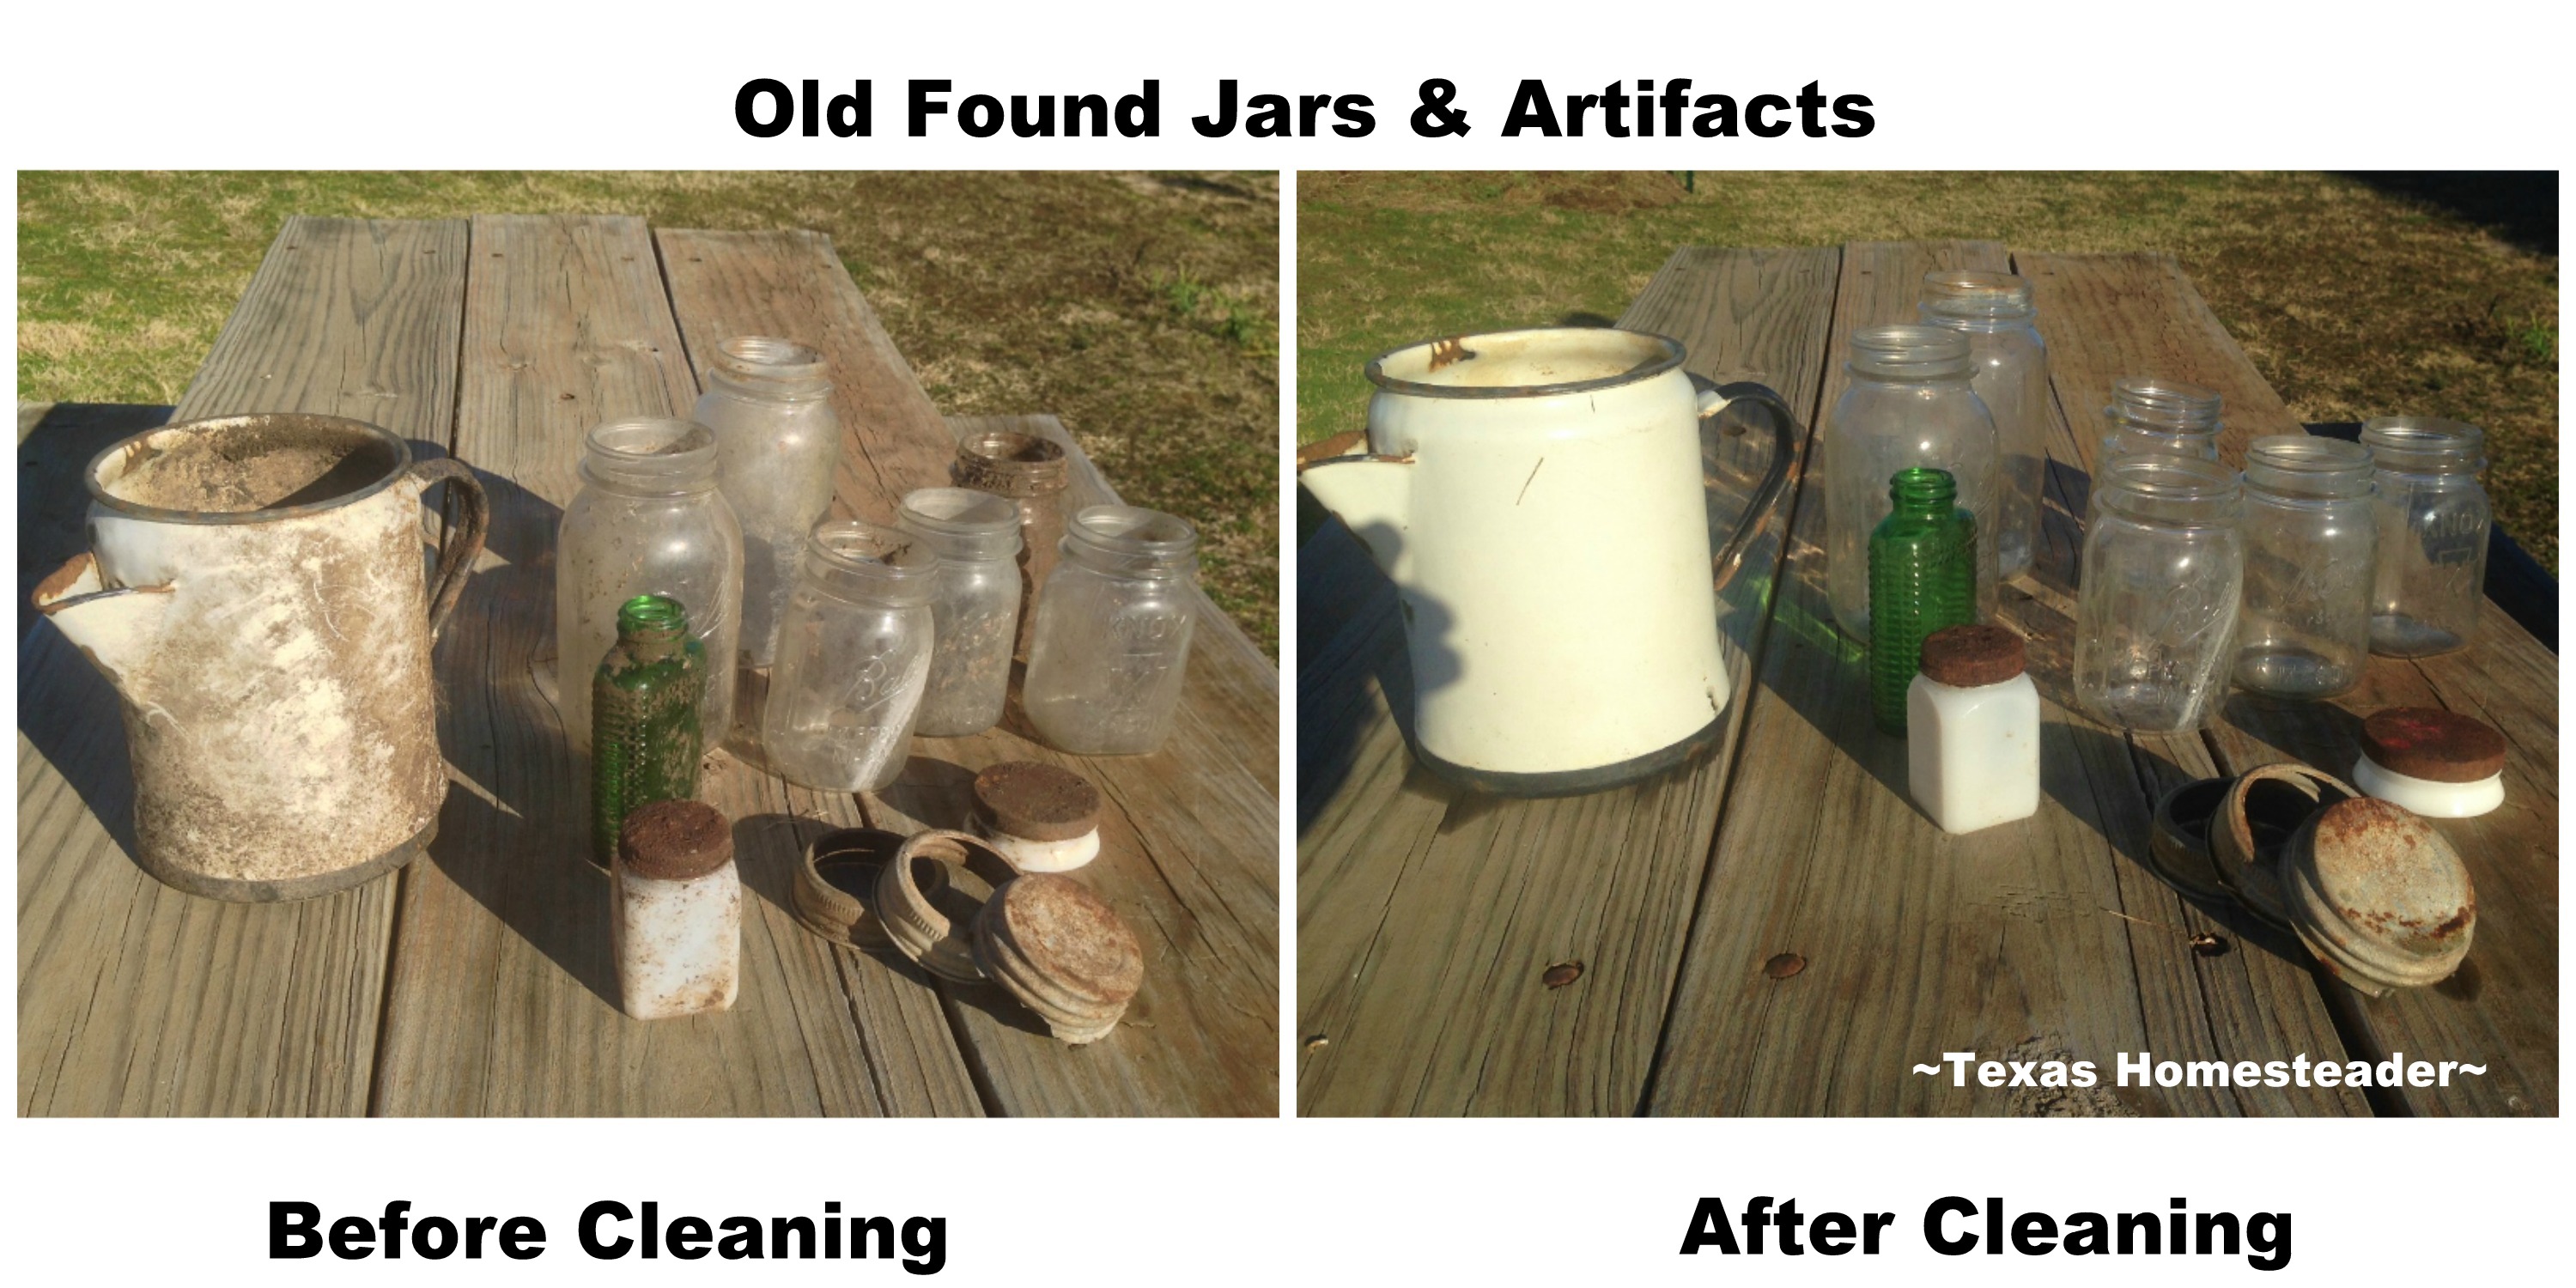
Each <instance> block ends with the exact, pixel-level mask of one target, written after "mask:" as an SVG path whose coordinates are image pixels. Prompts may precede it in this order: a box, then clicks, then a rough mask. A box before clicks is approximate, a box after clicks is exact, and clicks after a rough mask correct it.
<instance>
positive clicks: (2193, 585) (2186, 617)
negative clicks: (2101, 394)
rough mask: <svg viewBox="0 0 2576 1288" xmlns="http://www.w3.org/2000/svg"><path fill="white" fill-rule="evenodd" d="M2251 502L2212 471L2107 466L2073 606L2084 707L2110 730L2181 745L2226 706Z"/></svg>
mask: <svg viewBox="0 0 2576 1288" xmlns="http://www.w3.org/2000/svg"><path fill="white" fill-rule="evenodd" d="M2243 494H2244V488H2243V485H2242V484H2241V483H2240V482H2239V481H2238V478H2237V475H2236V472H2235V471H2234V470H2230V469H2226V468H2223V467H2221V466H2219V465H2218V464H2217V463H2215V462H2212V461H2204V460H2199V459H2196V458H2192V457H2180V456H2126V457H2118V458H2114V459H2111V460H2108V461H2105V462H2103V464H2102V467H2101V470H2100V477H2099V478H2097V479H2096V480H2095V483H2094V487H2093V497H2094V504H2095V506H2096V513H2095V515H2094V518H2093V520H2092V522H2090V523H2088V524H2087V525H2086V531H2085V534H2084V555H2083V571H2082V580H2083V585H2082V587H2081V589H2079V590H2078V591H2077V593H2076V599H2075V698H2076V701H2077V702H2078V703H2080V704H2081V705H2082V706H2083V708H2084V709H2085V710H2086V711H2089V712H2091V713H2093V715H2094V716H2096V717H2098V718H2099V719H2101V720H2102V721H2103V722H2104V723H2106V724H2111V725H2115V726H2118V727H2120V728H2125V729H2136V730H2140V731H2144V732H2151V733H2171V732H2175V731H2179V730H2183V729H2196V728H2199V727H2200V726H2201V725H2202V724H2203V723H2205V722H2207V720H2208V719H2209V713H2210V711H2211V710H2212V709H2213V708H2215V707H2216V706H2217V704H2218V698H2219V696H2220V694H2221V693H2222V692H2223V691H2224V690H2225V688H2226V680H2227V667H2228V662H2229V661H2230V659H2232V658H2233V657H2234V652H2233V650H2232V648H2231V646H2232V645H2233V644H2234V643H2235V637H2236V613H2237V603H2238V599H2239V597H2240V595H2241V594H2242V592H2243V588H2244V580H2245V530H2244V495H2243Z"/></svg>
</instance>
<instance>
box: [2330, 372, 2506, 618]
mask: <svg viewBox="0 0 2576 1288" xmlns="http://www.w3.org/2000/svg"><path fill="white" fill-rule="evenodd" d="M2361 445H2362V446H2364V447H2367V448H2369V449H2370V455H2371V460H2372V463H2373V464H2374V465H2376V466H2377V467H2378V480H2377V481H2378V485H2379V501H2378V518H2379V561H2378V570H2377V575H2376V577H2375V579H2374V581H2373V582H2372V585H2371V591H2370V651H2371V652H2374V653H2381V654H2385V655H2387V656H2389V657H2430V656H2432V655H2433V654H2436V653H2448V652H2450V651H2451V650H2453V649H2458V648H2465V647H2467V646H2468V643H2469V641H2470V640H2471V639H2473V638H2475V637H2476V635H2477V628H2478V608H2479V601H2480V600H2482V599H2483V598H2485V595H2486V579H2487V530H2488V528H2489V527H2490V526H2492V525H2493V524H2494V522H2495V511H2494V509H2493V508H2492V507H2491V506H2490V505H2489V504H2488V501H2487V490H2486V487H2485V485H2484V484H2481V483H2479V482H2478V472H2479V471H2480V470H2483V469H2485V468H2486V466H2487V463H2486V458H2485V454H2484V453H2485V446H2486V434H2485V432H2484V431H2482V430H2480V429H2479V428H2478V427H2477V426H2475V425H2467V424H2462V423H2461V422H2459V421H2456V420H2437V419H2434V418H2433V417H2430V416H2382V417H2380V418H2379V419H2377V420H2373V421H2371V422H2369V423H2368V424H2365V425H2363V426H2362V427H2361Z"/></svg>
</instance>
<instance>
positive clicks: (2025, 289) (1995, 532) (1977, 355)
mask: <svg viewBox="0 0 2576 1288" xmlns="http://www.w3.org/2000/svg"><path fill="white" fill-rule="evenodd" d="M1921 308H1922V317H1923V321H1924V322H1925V323H1927V324H1929V325H1932V326H1941V327H1948V328H1950V329H1951V330H1953V331H1956V332H1958V333H1960V334H1961V335H1964V336H1966V337H1968V370H1969V377H1968V387H1969V388H1971V389H1974V390H1976V391H1977V398H1978V400H1979V401H1980V402H1983V403H1984V404H1985V405H1986V410H1987V412H1989V413H1991V414H1992V415H1993V416H1994V418H1995V442H1996V445H1997V449H1998V450H1999V451H2000V453H2001V459H2002V465H2001V466H2000V468H2001V471H2002V477H2001V485H2002V490H2001V491H2000V492H1999V493H1998V494H1997V497H1996V504H1995V526H1994V527H1993V528H1991V529H1989V530H1988V534H1987V535H1986V536H1985V538H1984V539H1987V540H1991V541H1992V542H1993V543H1994V546H1995V575H1996V576H1998V577H2004V578H2010V577H2014V576H2018V575H2020V574H2021V573H2024V572H2027V571H2029V569H2030V564H2031V560H2032V559H2033V557H2034V552H2036V551H2037V550H2038V549H2039V493H2040V489H2041V488H2042V487H2043V486H2044V485H2045V482H2046V474H2047V466H2048V403H2049V399H2048V345H2047V344H2046V343H2045V342H2043V341H2042V340H2041V339H2040V338H2039V323H2038V320H2037V319H2038V316H2039V310H2038V309H2037V308H2036V307H2034V306H2033V305H2032V303H2031V288H2030V282H2029V280H2028V279H2026V278H2022V277H2017V276H2015V275H2013V274H2011V273H1988V272H1981V271H1978V270H1975V269H1934V270H1933V271H1931V272H1929V273H1925V274H1924V275H1923V303H1922V306H1921Z"/></svg>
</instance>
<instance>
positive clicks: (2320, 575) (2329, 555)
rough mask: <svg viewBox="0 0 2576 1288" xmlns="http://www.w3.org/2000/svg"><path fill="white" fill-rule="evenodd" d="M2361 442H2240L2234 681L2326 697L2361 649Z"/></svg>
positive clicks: (2366, 614)
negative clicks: (2239, 588) (2241, 508)
mask: <svg viewBox="0 0 2576 1288" xmlns="http://www.w3.org/2000/svg"><path fill="white" fill-rule="evenodd" d="M2370 475H2371V467H2370V449H2369V448H2366V447H2363V446H2362V445H2361V444H2359V443H2346V442H2342V441H2339V440H2337V439H2332V438H2311V437H2309V436H2308V435H2306V434H2270V435H2266V436H2264V437H2262V438H2258V439H2255V440H2254V443H2253V445H2252V446H2251V447H2248V448H2247V449H2246V450H2245V593H2244V598H2243V600H2242V602H2241V606H2240V608H2239V610H2238V617H2237V621H2236V666H2235V670H2236V682H2237V683H2238V684H2240V685H2243V686H2244V687H2246V688H2247V689H2250V690H2252V691H2254V692H2256V693H2260V694H2264V695H2266V696H2269V697H2275V698H2329V697H2333V696H2334V695H2335V694H2338V693H2341V692H2343V691H2345V690H2347V689H2350V688H2351V687H2352V686H2354V685H2356V684H2359V683H2361V670H2362V665H2363V663H2365V662H2366V661H2368V660H2369V657H2370V580H2371V566H2372V562H2373V560H2374V559H2375V558H2376V557H2377V552H2378V547H2379V536H2378V525H2377V523H2376V522H2375V521H2374V519H2373V518H2372V514H2371V511H2372V508H2373V507H2372V501H2371V484H2370Z"/></svg>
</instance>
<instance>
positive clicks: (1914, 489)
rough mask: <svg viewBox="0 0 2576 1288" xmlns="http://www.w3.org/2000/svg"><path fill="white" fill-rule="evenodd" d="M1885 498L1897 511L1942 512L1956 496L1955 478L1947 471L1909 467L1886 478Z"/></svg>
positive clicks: (1956, 485) (1957, 491) (1950, 504)
mask: <svg viewBox="0 0 2576 1288" xmlns="http://www.w3.org/2000/svg"><path fill="white" fill-rule="evenodd" d="M1887 499H1888V500H1890V501H1893V502H1895V503H1896V508H1898V509H1900V510H1918V511H1930V512H1931V513H1933V514H1940V515H1946V514H1948V513H1949V512H1950V509H1951V507H1952V505H1953V504H1954V503H1955V502H1957V501H1958V499H1959V481H1958V480H1957V479H1956V478H1953V477H1952V476H1951V474H1950V471H1948V470H1936V469H1930V468H1926V467H1923V466H1919V465H1918V466H1909V467H1907V468H1905V469H1901V470H1898V471H1897V472H1896V473H1895V475H1894V476H1893V477H1891V478H1889V479H1888V481H1887Z"/></svg>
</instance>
